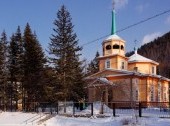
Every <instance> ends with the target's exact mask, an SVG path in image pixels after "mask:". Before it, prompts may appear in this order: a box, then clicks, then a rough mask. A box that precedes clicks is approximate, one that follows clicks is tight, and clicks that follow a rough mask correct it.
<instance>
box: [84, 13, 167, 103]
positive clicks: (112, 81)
mask: <svg viewBox="0 0 170 126" xmlns="http://www.w3.org/2000/svg"><path fill="white" fill-rule="evenodd" d="M125 45H126V42H125V40H123V39H122V38H121V37H119V36H118V35H117V34H116V24H115V11H114V10H113V11H112V30H111V35H110V36H109V37H108V38H106V39H105V40H104V41H103V43H102V48H103V55H102V56H100V57H98V60H99V72H97V73H95V74H93V75H91V76H88V77H87V78H86V80H87V82H88V86H87V87H88V88H87V89H88V101H89V102H95V101H103V102H105V103H106V104H108V103H109V102H114V101H145V102H169V82H170V79H168V78H165V77H163V76H160V75H157V71H156V70H157V66H158V65H159V63H158V62H156V61H153V60H151V59H148V58H146V57H143V56H141V55H139V54H138V53H137V50H135V53H134V54H133V55H132V56H130V57H126V56H125Z"/></svg>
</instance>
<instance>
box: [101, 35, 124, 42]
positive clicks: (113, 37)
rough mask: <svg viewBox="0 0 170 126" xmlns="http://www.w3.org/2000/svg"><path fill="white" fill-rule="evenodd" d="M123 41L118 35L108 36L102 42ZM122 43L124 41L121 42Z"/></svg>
mask: <svg viewBox="0 0 170 126" xmlns="http://www.w3.org/2000/svg"><path fill="white" fill-rule="evenodd" d="M113 39H114V40H123V39H122V38H120V37H119V36H118V35H116V34H113V35H110V36H109V37H107V38H106V39H105V40H104V41H108V40H113ZM123 41H124V40H123ZM124 42H125V41H124Z"/></svg>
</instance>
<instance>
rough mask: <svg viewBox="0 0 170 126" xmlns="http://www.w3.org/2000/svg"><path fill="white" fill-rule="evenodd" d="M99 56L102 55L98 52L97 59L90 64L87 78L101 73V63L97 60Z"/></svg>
mask: <svg viewBox="0 0 170 126" xmlns="http://www.w3.org/2000/svg"><path fill="white" fill-rule="evenodd" d="M99 56H100V54H99V52H98V51H97V52H96V56H95V58H94V59H93V60H92V61H91V62H90V63H89V64H88V67H87V73H86V75H87V76H89V75H92V74H94V73H97V72H98V71H99V61H98V60H97V57H99Z"/></svg>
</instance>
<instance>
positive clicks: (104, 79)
mask: <svg viewBox="0 0 170 126" xmlns="http://www.w3.org/2000/svg"><path fill="white" fill-rule="evenodd" d="M98 80H100V81H102V82H104V83H107V84H111V82H110V81H108V80H107V79H106V78H104V77H100V78H98Z"/></svg>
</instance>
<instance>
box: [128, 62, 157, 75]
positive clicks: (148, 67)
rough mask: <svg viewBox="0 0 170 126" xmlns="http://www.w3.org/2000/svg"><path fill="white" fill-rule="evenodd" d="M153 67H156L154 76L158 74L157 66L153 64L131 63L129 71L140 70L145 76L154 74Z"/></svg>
mask: <svg viewBox="0 0 170 126" xmlns="http://www.w3.org/2000/svg"><path fill="white" fill-rule="evenodd" d="M152 66H154V74H156V65H153V64H151V63H129V64H128V70H129V71H134V68H135V67H137V68H138V72H140V73H145V74H152Z"/></svg>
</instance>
